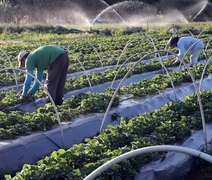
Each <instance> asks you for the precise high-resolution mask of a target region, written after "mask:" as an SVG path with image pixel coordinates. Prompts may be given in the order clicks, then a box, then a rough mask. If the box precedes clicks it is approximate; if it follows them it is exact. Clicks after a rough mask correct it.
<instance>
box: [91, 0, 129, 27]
mask: <svg viewBox="0 0 212 180" xmlns="http://www.w3.org/2000/svg"><path fill="white" fill-rule="evenodd" d="M104 2H105V1H104ZM105 4H106V5H108V4H107V3H106V2H105ZM110 9H112V10H113V12H114V13H115V14H116V15H117V16H118V17H119V18H120V19H121V20H122V21H123V23H124V24H125V25H127V22H126V21H125V20H124V19H123V18H122V17H121V15H120V14H119V13H118V12H117V11H116V10H115V9H114V8H113V6H110V5H108V7H107V8H105V9H104V10H103V11H102V12H100V13H99V14H98V15H97V16H96V17H95V18H94V19H93V21H92V22H91V26H92V25H93V24H94V23H95V21H96V20H97V19H98V18H99V17H100V16H101V15H102V14H104V13H105V12H107V10H110Z"/></svg>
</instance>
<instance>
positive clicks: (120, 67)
mask: <svg viewBox="0 0 212 180" xmlns="http://www.w3.org/2000/svg"><path fill="white" fill-rule="evenodd" d="M141 54H147V53H146V52H141V53H135V54H133V55H132V56H130V57H129V58H127V59H126V60H125V61H124V62H123V63H122V64H121V65H120V66H119V68H118V70H117V71H116V74H115V76H114V78H113V81H112V83H111V87H113V85H114V82H115V80H116V77H117V75H118V73H119V72H120V70H121V68H122V67H123V66H124V65H125V63H127V61H129V60H130V59H131V58H132V57H133V56H137V55H141Z"/></svg>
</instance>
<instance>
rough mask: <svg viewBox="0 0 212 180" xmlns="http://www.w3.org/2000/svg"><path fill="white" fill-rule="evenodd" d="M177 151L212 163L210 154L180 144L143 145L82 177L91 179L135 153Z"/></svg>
mask: <svg viewBox="0 0 212 180" xmlns="http://www.w3.org/2000/svg"><path fill="white" fill-rule="evenodd" d="M164 151H166V152H167V151H168V152H170V151H171V152H178V153H183V154H188V155H191V156H194V157H198V158H200V159H203V160H205V161H207V162H209V163H212V156H210V155H209V154H206V153H204V152H201V151H198V150H195V149H191V148H187V147H180V146H173V145H159V146H149V147H144V148H139V149H136V150H132V151H130V152H127V153H124V154H122V155H120V156H117V157H115V158H113V159H111V160H110V161H108V162H106V163H105V164H103V165H101V166H100V167H98V168H97V169H96V170H94V171H93V172H91V173H90V174H89V175H88V176H86V177H85V178H84V180H93V179H94V178H96V177H97V176H98V175H100V174H101V173H103V172H104V171H105V170H107V169H108V168H110V167H111V166H112V165H113V164H117V163H119V162H121V161H122V160H124V159H128V158H131V157H134V156H137V155H141V154H144V153H152V152H164Z"/></svg>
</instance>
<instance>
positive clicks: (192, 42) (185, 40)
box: [177, 37, 204, 61]
mask: <svg viewBox="0 0 212 180" xmlns="http://www.w3.org/2000/svg"><path fill="white" fill-rule="evenodd" d="M177 47H178V49H179V53H178V59H177V61H181V60H182V58H183V57H184V55H185V54H188V55H190V54H193V53H194V52H195V51H197V50H201V49H202V48H204V44H203V42H202V40H200V39H197V38H194V37H180V38H179V40H178V42H177Z"/></svg>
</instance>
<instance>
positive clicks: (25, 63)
mask: <svg viewBox="0 0 212 180" xmlns="http://www.w3.org/2000/svg"><path fill="white" fill-rule="evenodd" d="M18 61H19V68H21V67H25V68H26V70H27V72H28V73H30V74H32V75H33V71H34V70H36V73H35V74H36V75H35V77H36V78H37V79H38V80H39V81H42V79H43V71H44V70H47V77H46V87H47V90H48V91H49V93H50V95H51V97H52V99H53V101H54V103H55V104H56V105H61V104H62V103H63V96H64V87H65V81H66V75H67V71H68V66H69V58H68V54H67V52H66V51H65V49H63V48H61V47H59V46H54V45H48V46H42V47H39V48H38V49H35V50H34V51H32V52H30V53H29V52H20V53H19V55H18ZM32 79H33V78H32V77H31V76H30V75H28V74H27V75H26V78H25V81H24V86H23V92H22V98H28V97H30V96H31V95H33V94H35V92H36V91H37V90H38V88H39V83H38V82H36V81H35V80H34V83H33V85H32V87H31V83H32Z"/></svg>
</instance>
